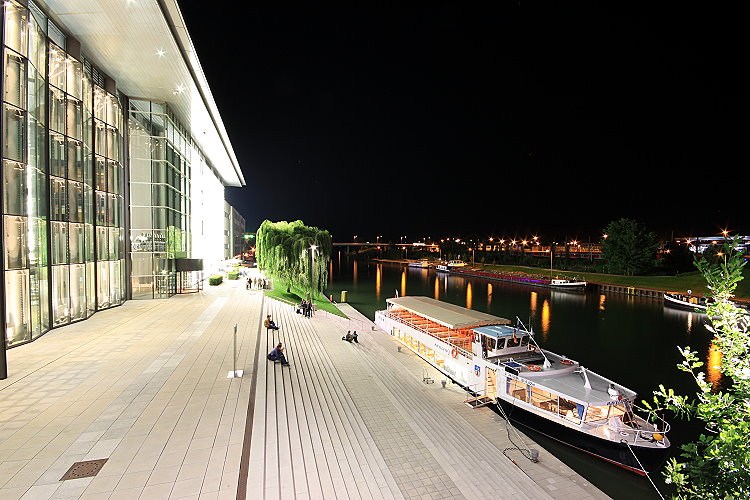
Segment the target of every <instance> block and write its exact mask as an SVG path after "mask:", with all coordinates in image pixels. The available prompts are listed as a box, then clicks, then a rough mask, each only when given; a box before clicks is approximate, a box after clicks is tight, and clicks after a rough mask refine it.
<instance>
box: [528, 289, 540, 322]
mask: <svg viewBox="0 0 750 500" xmlns="http://www.w3.org/2000/svg"><path fill="white" fill-rule="evenodd" d="M538 296H539V294H538V293H536V292H531V293H530V294H529V299H530V300H529V310H530V311H531V316H534V317H535V316H536V299H537V297H538Z"/></svg>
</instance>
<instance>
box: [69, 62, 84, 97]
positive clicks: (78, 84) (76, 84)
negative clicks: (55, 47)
mask: <svg viewBox="0 0 750 500" xmlns="http://www.w3.org/2000/svg"><path fill="white" fill-rule="evenodd" d="M65 69H66V79H67V84H68V94H70V95H72V96H74V97H75V98H76V99H81V98H82V97H83V82H82V75H83V65H82V64H81V63H80V62H78V61H76V60H75V59H73V58H72V57H70V56H68V58H67V59H66V61H65Z"/></svg>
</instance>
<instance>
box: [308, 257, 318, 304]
mask: <svg viewBox="0 0 750 500" xmlns="http://www.w3.org/2000/svg"><path fill="white" fill-rule="evenodd" d="M317 248H318V245H310V255H312V267H311V268H310V274H311V275H312V276H311V277H310V292H311V294H312V295H311V296H310V300H314V299H315V288H314V287H315V249H317Z"/></svg>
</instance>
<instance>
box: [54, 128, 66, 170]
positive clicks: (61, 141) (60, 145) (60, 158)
mask: <svg viewBox="0 0 750 500" xmlns="http://www.w3.org/2000/svg"><path fill="white" fill-rule="evenodd" d="M66 152H67V150H66V146H65V137H63V136H62V135H61V134H58V133H55V132H50V138H49V173H50V175H56V176H57V177H67V176H68V175H67V174H68V172H67V166H68V165H67V160H66Z"/></svg>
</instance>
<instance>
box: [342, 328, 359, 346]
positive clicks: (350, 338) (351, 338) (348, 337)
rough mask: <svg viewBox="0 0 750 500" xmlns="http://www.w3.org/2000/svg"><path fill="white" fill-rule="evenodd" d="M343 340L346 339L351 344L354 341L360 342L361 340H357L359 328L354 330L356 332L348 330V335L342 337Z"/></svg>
mask: <svg viewBox="0 0 750 500" xmlns="http://www.w3.org/2000/svg"><path fill="white" fill-rule="evenodd" d="M341 340H346V341H347V342H349V343H350V344H351V343H352V342H356V343H357V344H359V340H357V330H354V333H352V332H351V330H350V331H348V332H346V335H344V336H343V337H341Z"/></svg>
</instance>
